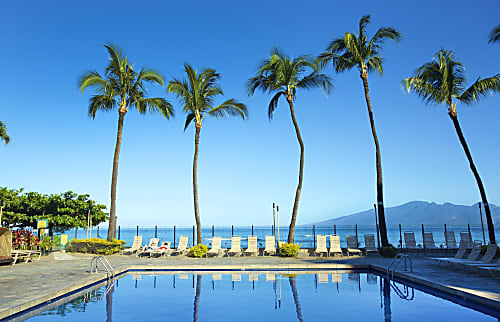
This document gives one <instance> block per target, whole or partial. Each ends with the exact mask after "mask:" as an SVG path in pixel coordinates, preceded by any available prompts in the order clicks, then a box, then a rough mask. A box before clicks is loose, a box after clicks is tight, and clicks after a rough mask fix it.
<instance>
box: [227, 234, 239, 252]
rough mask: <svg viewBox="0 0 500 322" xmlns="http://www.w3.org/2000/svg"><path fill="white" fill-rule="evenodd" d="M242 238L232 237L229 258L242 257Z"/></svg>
mask: <svg viewBox="0 0 500 322" xmlns="http://www.w3.org/2000/svg"><path fill="white" fill-rule="evenodd" d="M241 253H242V252H241V237H240V236H233V237H231V249H229V250H228V251H227V256H231V255H233V256H236V255H238V256H241Z"/></svg>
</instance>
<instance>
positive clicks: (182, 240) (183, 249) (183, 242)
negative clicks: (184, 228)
mask: <svg viewBox="0 0 500 322" xmlns="http://www.w3.org/2000/svg"><path fill="white" fill-rule="evenodd" d="M188 241H189V237H188V236H181V237H179V244H178V245H177V248H175V249H172V252H171V255H174V254H176V255H180V256H183V255H184V254H185V253H187V251H188V248H187V245H188Z"/></svg>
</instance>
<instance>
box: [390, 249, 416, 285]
mask: <svg viewBox="0 0 500 322" xmlns="http://www.w3.org/2000/svg"><path fill="white" fill-rule="evenodd" d="M407 261H408V263H409V265H410V272H411V273H413V263H412V261H411V257H410V256H409V255H406V254H401V253H398V254H397V255H396V257H394V259H393V260H392V262H391V264H389V266H388V267H387V278H388V279H389V280H393V279H394V270H396V268H397V267H398V265H399V264H400V263H401V262H404V264H405V268H404V271H405V272H407V271H408V264H407V263H406V262H407ZM389 274H390V275H389Z"/></svg>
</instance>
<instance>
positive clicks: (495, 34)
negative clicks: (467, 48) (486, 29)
mask: <svg viewBox="0 0 500 322" xmlns="http://www.w3.org/2000/svg"><path fill="white" fill-rule="evenodd" d="M494 42H500V25H498V26H496V27H495V28H493V30H492V31H491V32H490V39H489V40H488V43H489V44H491V43H494Z"/></svg>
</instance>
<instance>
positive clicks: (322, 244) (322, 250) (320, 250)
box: [314, 235, 328, 257]
mask: <svg viewBox="0 0 500 322" xmlns="http://www.w3.org/2000/svg"><path fill="white" fill-rule="evenodd" d="M318 254H319V255H320V256H321V254H325V257H328V249H327V248H326V235H318V236H316V249H315V250H314V256H315V257H316V256H317V255H318Z"/></svg>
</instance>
